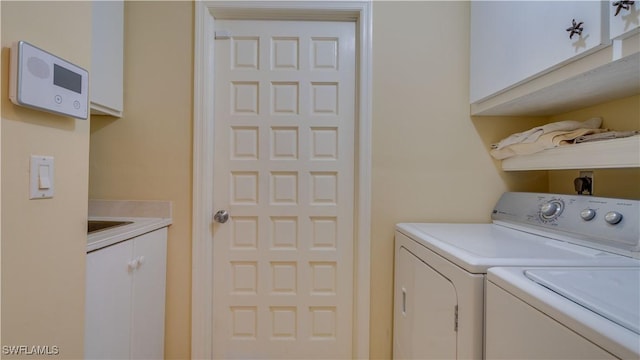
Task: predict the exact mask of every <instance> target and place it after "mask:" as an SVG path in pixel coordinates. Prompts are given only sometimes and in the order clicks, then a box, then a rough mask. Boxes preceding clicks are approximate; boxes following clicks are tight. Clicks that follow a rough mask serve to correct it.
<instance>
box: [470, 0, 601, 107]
mask: <svg viewBox="0 0 640 360" xmlns="http://www.w3.org/2000/svg"><path fill="white" fill-rule="evenodd" d="M609 6H610V3H609V2H602V1H472V2H471V79H470V81H471V82H470V100H471V103H475V102H479V101H482V100H484V99H486V98H489V97H491V96H493V95H496V94H499V93H501V92H503V91H505V90H508V89H509V88H511V87H513V86H515V85H518V84H520V83H523V82H525V81H528V80H530V79H532V78H534V77H536V76H539V75H542V74H544V73H547V72H549V71H551V70H553V69H555V68H558V67H560V66H562V65H564V64H566V63H568V62H570V61H573V60H575V59H577V58H579V57H582V56H584V55H586V54H589V53H591V52H594V51H596V50H597V49H600V48H603V47H605V46H607V45H608V44H609V42H610V39H609V35H608V31H609V27H608V24H607V23H608V21H607V17H608V16H609V15H608V10H607V8H608V7H609ZM574 21H575V24H576V25H580V26H579V28H580V29H582V31H581V33H579V32H577V33H574V34H573V36H571V37H570V32H569V31H567V29H568V28H571V27H572V25H573V22H574ZM578 31H579V30H578Z"/></svg>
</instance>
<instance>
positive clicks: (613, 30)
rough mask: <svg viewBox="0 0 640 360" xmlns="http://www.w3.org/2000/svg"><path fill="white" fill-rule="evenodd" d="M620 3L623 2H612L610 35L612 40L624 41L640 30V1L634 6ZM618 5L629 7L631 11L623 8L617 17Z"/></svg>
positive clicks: (610, 8)
mask: <svg viewBox="0 0 640 360" xmlns="http://www.w3.org/2000/svg"><path fill="white" fill-rule="evenodd" d="M620 3H621V1H610V7H609V35H610V36H611V39H612V40H614V39H624V38H626V37H629V36H631V35H634V34H637V33H638V31H639V30H640V1H636V2H634V3H633V4H620ZM613 5H616V6H613ZM618 5H624V6H628V7H629V9H624V8H621V9H620V11H619V12H618V14H617V15H616V11H617V10H618Z"/></svg>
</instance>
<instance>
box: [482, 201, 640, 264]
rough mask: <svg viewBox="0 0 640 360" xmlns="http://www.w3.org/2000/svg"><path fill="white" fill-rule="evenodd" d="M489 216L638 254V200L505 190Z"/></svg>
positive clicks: (639, 210) (639, 251) (639, 213)
mask: <svg viewBox="0 0 640 360" xmlns="http://www.w3.org/2000/svg"><path fill="white" fill-rule="evenodd" d="M491 217H492V219H493V220H494V222H496V221H497V222H505V223H508V224H514V225H517V226H519V227H528V228H531V229H538V230H542V231H546V232H550V233H553V234H556V235H558V236H565V237H568V238H576V239H579V241H580V242H581V243H583V244H584V243H585V242H588V243H594V244H601V245H603V246H605V247H606V248H607V249H609V248H613V249H614V250H620V251H622V252H627V251H631V252H633V253H634V254H635V255H638V257H640V201H638V200H627V199H613V198H602V197H594V196H584V195H560V194H543V193H517V192H508V193H505V194H503V196H502V197H501V198H500V200H499V201H498V203H497V204H496V207H495V208H494V210H493V214H492V216H491ZM561 240H563V239H562V238H561ZM625 254H626V253H625ZM634 254H632V255H634Z"/></svg>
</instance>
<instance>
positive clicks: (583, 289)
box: [485, 267, 640, 360]
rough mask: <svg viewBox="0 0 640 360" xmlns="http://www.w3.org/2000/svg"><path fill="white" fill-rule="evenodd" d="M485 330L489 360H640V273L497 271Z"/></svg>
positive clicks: (629, 270)
mask: <svg viewBox="0 0 640 360" xmlns="http://www.w3.org/2000/svg"><path fill="white" fill-rule="evenodd" d="M485 323H486V325H485V334H486V336H485V337H486V357H487V359H545V360H550V359H558V360H566V359H640V267H638V268H619V267H618V268H608V267H604V268H501V267H497V268H492V269H489V272H488V275H487V297H486V320H485ZM532 339H535V340H533V341H532Z"/></svg>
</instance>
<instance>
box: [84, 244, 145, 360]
mask: <svg viewBox="0 0 640 360" xmlns="http://www.w3.org/2000/svg"><path fill="white" fill-rule="evenodd" d="M132 249H133V243H132V242H131V241H125V242H122V243H119V244H116V245H112V246H109V247H107V248H104V249H101V250H98V251H94V252H92V253H89V254H87V267H86V268H87V272H86V298H85V304H86V305H85V341H84V352H85V358H86V359H128V358H129V354H130V348H129V344H130V338H131V277H132V276H133V269H131V268H130V267H129V261H130V259H131V252H132Z"/></svg>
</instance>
